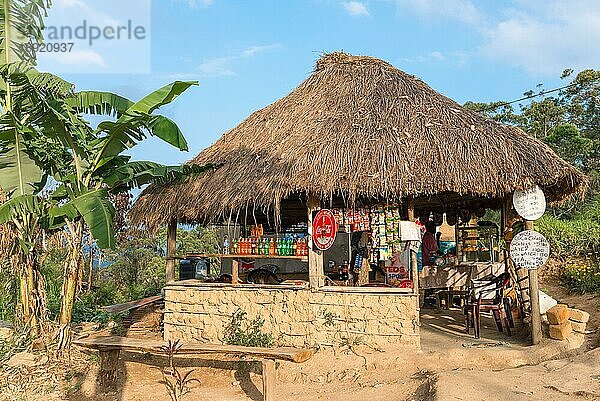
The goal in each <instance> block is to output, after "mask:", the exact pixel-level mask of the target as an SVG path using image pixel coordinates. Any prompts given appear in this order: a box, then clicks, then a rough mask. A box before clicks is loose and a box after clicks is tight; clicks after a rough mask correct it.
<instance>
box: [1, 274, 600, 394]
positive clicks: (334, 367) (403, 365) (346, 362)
mask: <svg viewBox="0 0 600 401" xmlns="http://www.w3.org/2000/svg"><path fill="white" fill-rule="evenodd" d="M543 288H545V289H546V290H547V291H548V292H549V293H550V294H552V295H553V296H554V297H556V298H557V299H558V300H559V301H561V302H564V303H567V304H569V305H570V306H573V307H578V308H581V309H584V310H587V311H588V312H590V314H591V315H592V319H591V321H590V324H589V326H588V328H589V329H591V330H596V329H597V327H598V324H599V322H600V311H599V307H600V297H597V296H596V297H594V296H577V295H571V294H568V293H566V292H564V291H563V290H562V289H561V288H560V287H557V286H555V284H553V283H552V282H544V283H543ZM421 322H422V329H421V334H422V336H421V342H422V343H421V345H422V350H421V351H419V352H416V351H414V350H407V349H404V348H401V347H397V348H395V347H390V348H389V349H387V350H386V352H384V353H383V352H379V351H376V350H373V349H371V348H368V347H366V346H358V347H356V348H353V349H352V350H350V349H340V348H337V349H331V348H326V349H322V350H320V351H319V352H318V353H317V354H316V355H315V356H314V358H313V359H311V360H310V361H308V362H306V363H304V364H300V365H295V364H291V363H282V364H280V365H279V367H278V379H277V386H276V392H277V399H278V400H286V401H287V400H290V401H317V400H318V401H362V400H384V401H409V400H410V401H433V400H441V401H446V400H463V401H471V400H472V401H480V400H488V401H509V400H510V401H513V400H515V401H521V400H523V401H524V400H536V401H537V400H543V401H554V400H557V401H563V400H565V401H566V400H588V399H589V400H592V399H595V400H600V348H598V349H595V350H593V349H592V350H591V351H588V352H586V353H584V354H575V353H574V351H573V350H572V349H573V348H577V347H579V345H581V343H583V338H581V337H577V338H573V339H572V341H571V342H559V341H553V340H544V342H543V343H542V344H541V345H539V346H536V347H531V346H528V339H527V338H526V337H521V336H518V335H516V336H512V337H508V336H506V335H505V334H503V333H499V332H498V331H497V330H496V328H495V325H494V323H493V321H492V319H489V318H486V319H484V320H483V324H482V334H483V338H482V339H480V340H475V339H474V338H473V336H472V335H468V334H466V333H464V329H463V322H462V315H461V313H460V311H457V310H451V311H444V310H422V313H421ZM586 340H587V341H586V346H587V347H588V349H590V348H591V347H593V346H594V345H596V344H598V332H594V333H592V334H590V335H588V336H587V337H586ZM570 349H571V351H569V350H570ZM74 360H78V363H76V364H73V366H71V367H67V368H66V370H65V371H64V372H63V373H61V378H62V379H61V380H62V381H61V384H60V385H59V387H58V388H57V389H56V390H55V391H51V392H48V393H46V394H39V395H36V392H35V391H26V390H21V391H14V392H12V393H11V392H10V391H5V390H4V389H2V390H1V391H0V400H4V399H6V400H11V401H12V400H19V401H21V400H26V401H38V400H39V401H47V400H68V401H162V400H169V396H168V393H167V391H166V389H165V386H164V384H163V383H161V381H162V375H161V372H160V367H161V366H165V363H166V362H165V360H163V359H161V358H154V357H151V358H146V357H142V356H136V355H127V354H125V355H124V358H123V362H122V364H121V367H120V372H119V377H120V380H119V383H118V389H119V390H118V391H116V392H108V393H106V392H104V391H102V390H100V389H99V388H98V386H97V384H96V377H97V371H98V364H97V360H96V362H94V358H92V359H90V358H89V357H86V356H82V355H81V354H79V355H77V354H75V355H74ZM177 366H180V367H181V369H182V370H183V371H184V372H185V371H187V370H190V369H194V372H193V373H192V377H193V378H196V379H198V380H200V384H198V383H194V384H193V385H192V386H191V388H190V393H189V394H187V395H186V396H185V397H183V398H182V401H186V400H190V401H191V400H204V399H210V400H213V401H242V400H254V401H259V400H262V394H261V390H262V382H261V375H260V373H261V371H260V369H261V368H260V364H258V363H256V362H251V361H246V362H239V361H227V360H206V359H187V358H186V359H179V360H178V361H177ZM2 373H5V375H6V378H4V377H0V387H1V386H2V382H3V380H10V379H11V378H14V377H15V376H14V372H10V371H3V372H2ZM28 374H29V375H30V376H31V375H43V374H44V373H43V372H42V371H41V370H38V371H36V372H35V373H34V372H31V373H28V372H27V371H23V372H20V376H19V377H20V379H19V380H20V381H25V380H27V378H28ZM0 376H1V375H0ZM49 377H50V376H49ZM16 388H17V389H19V388H22V389H26V388H27V386H25V385H23V386H21V387H16Z"/></svg>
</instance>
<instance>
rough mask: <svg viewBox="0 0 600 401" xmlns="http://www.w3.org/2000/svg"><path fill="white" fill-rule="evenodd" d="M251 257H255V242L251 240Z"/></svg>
mask: <svg viewBox="0 0 600 401" xmlns="http://www.w3.org/2000/svg"><path fill="white" fill-rule="evenodd" d="M250 241H251V245H250V246H251V247H252V248H251V255H256V240H255V239H254V238H252V239H251V240H250Z"/></svg>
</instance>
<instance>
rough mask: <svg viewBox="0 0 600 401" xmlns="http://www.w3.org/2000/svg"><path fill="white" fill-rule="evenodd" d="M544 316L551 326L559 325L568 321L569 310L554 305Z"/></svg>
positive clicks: (563, 306)
mask: <svg viewBox="0 0 600 401" xmlns="http://www.w3.org/2000/svg"><path fill="white" fill-rule="evenodd" d="M546 316H547V317H548V322H549V323H550V324H551V325H561V324H563V323H565V322H566V321H567V320H569V308H567V305H564V304H558V305H555V306H553V307H552V308H550V309H548V311H547V312H546Z"/></svg>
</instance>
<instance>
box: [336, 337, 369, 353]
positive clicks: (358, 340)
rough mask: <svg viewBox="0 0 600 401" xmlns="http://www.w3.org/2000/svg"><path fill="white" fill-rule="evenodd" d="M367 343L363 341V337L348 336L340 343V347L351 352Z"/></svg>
mask: <svg viewBox="0 0 600 401" xmlns="http://www.w3.org/2000/svg"><path fill="white" fill-rule="evenodd" d="M364 343H365V342H364V340H363V338H362V337H360V336H356V337H354V336H348V337H342V339H341V341H340V347H347V348H348V349H350V350H353V348H354V347H357V346H359V345H363V344H364Z"/></svg>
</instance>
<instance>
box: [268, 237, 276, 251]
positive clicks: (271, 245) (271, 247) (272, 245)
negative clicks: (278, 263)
mask: <svg viewBox="0 0 600 401" xmlns="http://www.w3.org/2000/svg"><path fill="white" fill-rule="evenodd" d="M269 255H275V240H274V239H273V238H271V240H270V241H269Z"/></svg>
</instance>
